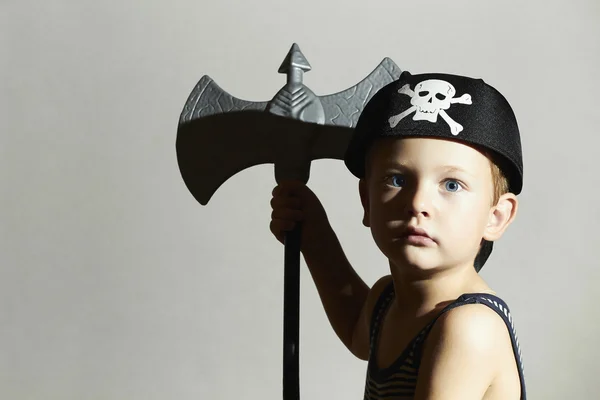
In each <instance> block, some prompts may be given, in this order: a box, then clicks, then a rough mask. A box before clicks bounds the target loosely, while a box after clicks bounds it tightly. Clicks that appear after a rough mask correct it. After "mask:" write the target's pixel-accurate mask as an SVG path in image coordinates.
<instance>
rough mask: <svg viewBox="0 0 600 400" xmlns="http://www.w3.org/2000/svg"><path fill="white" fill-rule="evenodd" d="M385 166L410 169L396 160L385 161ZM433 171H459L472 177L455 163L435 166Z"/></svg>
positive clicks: (471, 174)
mask: <svg viewBox="0 0 600 400" xmlns="http://www.w3.org/2000/svg"><path fill="white" fill-rule="evenodd" d="M386 166H387V168H390V167H391V168H399V169H405V170H411V168H410V167H409V166H407V165H406V164H404V163H398V162H388V163H386ZM435 171H443V172H446V173H447V172H459V173H463V174H466V175H469V176H471V177H473V176H474V175H473V173H471V172H469V171H467V170H466V169H464V168H461V167H459V166H456V165H441V166H439V167H437V168H435Z"/></svg>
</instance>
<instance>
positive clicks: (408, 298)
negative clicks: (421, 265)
mask: <svg viewBox="0 0 600 400" xmlns="http://www.w3.org/2000/svg"><path fill="white" fill-rule="evenodd" d="M390 268H391V272H392V278H393V281H394V288H395V291H396V301H397V303H398V305H399V306H400V307H401V308H402V309H404V310H406V311H407V312H409V313H411V314H413V313H414V315H420V314H423V313H427V312H429V311H431V310H432V309H434V308H437V307H440V306H444V305H446V304H447V303H448V302H450V301H453V300H455V299H456V298H457V297H459V296H460V295H462V294H464V293H468V292H487V293H493V292H492V291H491V290H490V288H489V287H488V286H487V285H486V284H485V282H484V281H483V279H482V278H481V277H480V276H479V274H477V271H475V269H474V268H473V265H469V264H465V265H463V266H454V267H452V268H447V269H444V270H436V271H426V272H423V271H418V272H414V270H412V271H411V270H410V269H409V268H406V267H403V266H397V265H394V264H393V263H392V262H391V261H390Z"/></svg>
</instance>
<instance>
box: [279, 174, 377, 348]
mask: <svg viewBox="0 0 600 400" xmlns="http://www.w3.org/2000/svg"><path fill="white" fill-rule="evenodd" d="M271 206H272V208H273V213H272V217H271V231H272V232H273V234H274V235H275V236H276V237H277V238H278V239H279V240H280V241H281V242H282V241H283V234H284V232H285V231H288V230H291V229H293V228H294V226H295V224H296V223H298V222H301V223H302V239H301V240H302V245H301V250H302V255H303V256H304V260H305V261H306V264H307V266H308V268H309V271H310V274H311V276H312V278H313V281H314V282H315V286H316V287H317V291H318V293H319V296H320V298H321V302H322V303H323V307H324V309H325V313H326V314H327V318H328V319H329V322H330V323H331V326H332V327H333V330H334V331H335V333H336V334H337V336H338V337H339V338H340V340H341V341H342V342H343V343H344V345H345V346H346V347H347V348H348V349H349V350H350V351H351V352H352V353H353V354H354V355H355V356H357V357H358V358H361V359H363V360H366V359H367V357H368V329H369V328H368V320H369V318H370V314H371V309H372V305H373V301H371V300H369V299H370V298H371V297H373V294H374V291H372V290H371V289H370V288H369V286H368V285H367V284H366V283H365V282H364V281H363V280H362V279H361V278H360V276H358V274H357V273H356V271H355V270H354V268H352V265H351V264H350V262H349V261H348V259H347V258H346V255H345V254H344V251H343V249H342V246H341V244H340V242H339V240H338V238H337V236H336V234H335V232H334V231H333V228H332V227H331V225H330V224H329V221H328V219H327V215H326V213H325V210H324V209H323V206H322V205H321V203H320V201H319V200H318V198H317V197H316V195H315V194H314V193H313V192H312V191H311V190H310V189H308V188H307V187H306V186H305V185H304V184H303V183H299V182H285V183H282V184H280V185H279V186H278V187H276V188H275V189H274V190H273V199H272V200H271Z"/></svg>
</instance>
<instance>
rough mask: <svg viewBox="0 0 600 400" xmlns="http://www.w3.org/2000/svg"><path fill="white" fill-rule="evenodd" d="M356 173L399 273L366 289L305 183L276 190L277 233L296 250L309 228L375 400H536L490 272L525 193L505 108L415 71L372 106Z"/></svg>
mask: <svg viewBox="0 0 600 400" xmlns="http://www.w3.org/2000/svg"><path fill="white" fill-rule="evenodd" d="M345 163H346V166H347V167H348V169H349V170H350V171H351V172H352V173H353V174H354V175H355V176H356V177H358V178H359V194H360V198H361V202H362V205H363V210H364V215H363V224H364V225H365V226H366V227H368V228H370V230H371V233H372V235H373V238H374V241H375V243H376V245H377V246H378V247H379V249H380V250H381V251H382V252H383V254H384V255H385V256H386V257H387V258H388V260H389V266H390V275H388V276H385V277H383V278H381V279H379V280H378V281H377V282H376V283H375V284H374V285H373V287H371V288H369V287H368V286H367V285H366V284H365V283H364V282H363V281H362V280H361V278H360V277H359V276H358V275H357V274H356V272H355V271H354V269H353V268H352V266H351V265H350V263H349V262H348V260H347V259H346V257H345V255H344V252H343V250H342V248H341V246H340V243H339V241H338V239H337V237H336V235H335V233H334V232H333V229H332V228H331V226H330V225H329V222H328V219H327V215H326V213H325V210H324V209H323V207H322V205H321V203H320V202H319V200H318V198H317V197H316V195H315V194H314V193H313V192H312V191H311V190H310V189H308V188H307V187H306V186H305V185H304V184H303V183H299V182H283V183H281V184H280V185H278V186H277V187H276V188H275V189H274V190H273V199H272V200H271V206H272V208H273V213H272V220H271V225H270V228H271V231H272V233H273V234H274V235H275V236H276V237H277V239H278V240H280V241H281V242H283V235H284V232H285V231H288V230H291V229H293V227H294V226H295V224H296V223H299V222H301V223H302V228H303V229H302V245H301V250H302V254H303V256H304V259H305V261H306V263H307V265H308V268H309V270H310V273H311V276H312V278H313V280H314V281H315V284H316V286H317V289H318V292H319V295H320V297H321V300H322V303H323V306H324V308H325V311H326V314H327V316H328V318H329V321H330V322H331V325H332V327H333V329H334V330H335V332H336V334H337V335H338V337H339V338H340V340H341V341H342V342H343V343H344V344H345V345H346V347H347V348H348V349H349V350H350V351H351V352H352V353H353V354H354V355H355V356H356V357H358V358H360V359H363V360H368V366H367V377H366V386H365V393H364V398H365V399H383V398H385V399H417V400H481V399H485V400H496V399H498V400H499V399H502V400H517V399H523V400H524V399H526V395H525V384H524V378H523V371H522V362H521V356H520V349H519V346H518V341H517V338H516V332H515V330H514V326H513V324H512V317H511V316H510V312H509V310H508V307H507V306H506V304H505V303H504V302H503V301H502V300H501V299H500V298H499V297H497V296H496V294H495V293H494V292H493V291H492V290H491V289H490V287H489V286H488V285H487V284H486V283H485V282H484V280H483V279H482V278H481V277H480V276H479V274H478V272H479V270H480V269H481V267H482V266H483V264H484V263H485V261H486V259H487V257H488V256H489V254H490V252H491V250H492V242H493V241H495V240H497V239H499V238H500V237H501V236H502V234H503V233H504V232H505V230H506V229H507V228H508V226H509V225H510V223H511V222H512V221H513V220H514V218H515V216H516V212H517V206H518V201H517V198H516V195H517V194H519V193H520V191H521V187H522V170H523V168H522V156H521V143H520V136H519V131H518V127H517V123H516V119H515V117H514V114H513V112H512V109H511V108H510V105H509V104H508V102H507V101H506V99H505V98H504V97H503V96H502V95H501V94H500V93H499V92H497V91H496V90H495V89H494V88H492V87H491V86H489V85H487V84H486V83H485V82H483V81H482V80H479V79H472V78H468V77H462V76H456V75H448V74H422V75H411V74H410V73H408V72H404V73H403V74H402V76H401V77H400V78H399V80H398V81H396V82H393V83H391V84H389V85H387V86H386V87H384V88H382V89H381V90H380V91H379V92H378V93H376V94H375V95H374V96H373V98H372V99H371V100H370V101H369V103H368V104H367V105H366V107H365V109H364V110H363V112H362V114H361V116H360V118H359V120H358V123H357V125H356V129H355V131H354V133H353V137H352V139H351V142H350V144H349V146H348V150H347V153H346V157H345Z"/></svg>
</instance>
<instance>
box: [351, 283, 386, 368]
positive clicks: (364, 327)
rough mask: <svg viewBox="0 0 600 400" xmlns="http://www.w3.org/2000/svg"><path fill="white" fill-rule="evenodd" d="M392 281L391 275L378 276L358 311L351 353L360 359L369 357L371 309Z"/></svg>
mask: <svg viewBox="0 0 600 400" xmlns="http://www.w3.org/2000/svg"><path fill="white" fill-rule="evenodd" d="M390 283H392V276H391V275H386V276H383V277H381V278H379V279H378V280H377V281H376V282H375V283H374V284H373V286H372V287H371V289H370V290H369V294H368V296H367V300H366V301H365V303H364V305H363V308H362V310H361V312H360V315H359V317H358V320H357V321H356V325H355V326H354V332H353V334H352V346H351V347H352V353H353V354H354V355H355V356H356V357H358V358H360V359H361V360H367V359H368V358H369V345H370V343H369V333H370V328H371V319H372V316H373V309H374V308H375V305H376V304H377V300H378V299H379V297H380V296H381V293H383V290H384V289H385V288H386V287H387V286H388V285H389V284H390Z"/></svg>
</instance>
